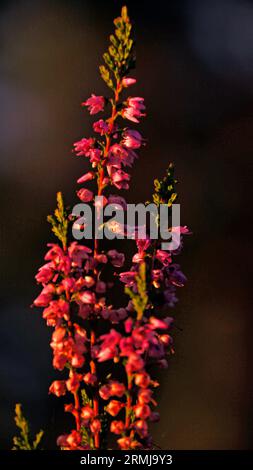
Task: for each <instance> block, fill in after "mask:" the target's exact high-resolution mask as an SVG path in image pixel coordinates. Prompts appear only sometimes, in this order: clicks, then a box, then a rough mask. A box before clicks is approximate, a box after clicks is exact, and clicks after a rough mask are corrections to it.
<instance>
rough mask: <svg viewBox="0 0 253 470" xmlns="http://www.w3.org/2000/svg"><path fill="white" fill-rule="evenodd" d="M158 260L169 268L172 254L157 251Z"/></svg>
mask: <svg viewBox="0 0 253 470" xmlns="http://www.w3.org/2000/svg"><path fill="white" fill-rule="evenodd" d="M156 259H158V260H159V261H160V262H161V263H162V264H163V265H164V266H169V264H170V263H171V254H170V253H168V252H167V251H164V250H157V252H156Z"/></svg>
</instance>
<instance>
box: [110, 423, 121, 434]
mask: <svg viewBox="0 0 253 470" xmlns="http://www.w3.org/2000/svg"><path fill="white" fill-rule="evenodd" d="M110 430H111V432H112V433H113V434H122V433H123V432H124V430H125V424H124V423H123V421H116V420H114V421H112V422H111V427H110Z"/></svg>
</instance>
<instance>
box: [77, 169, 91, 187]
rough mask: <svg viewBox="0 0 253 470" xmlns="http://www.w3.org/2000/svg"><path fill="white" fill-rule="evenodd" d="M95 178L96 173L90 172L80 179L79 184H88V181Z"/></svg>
mask: <svg viewBox="0 0 253 470" xmlns="http://www.w3.org/2000/svg"><path fill="white" fill-rule="evenodd" d="M94 178H95V175H94V173H92V171H88V173H85V174H84V175H83V176H81V177H80V178H78V180H77V183H80V184H81V183H86V181H91V180H93V179H94Z"/></svg>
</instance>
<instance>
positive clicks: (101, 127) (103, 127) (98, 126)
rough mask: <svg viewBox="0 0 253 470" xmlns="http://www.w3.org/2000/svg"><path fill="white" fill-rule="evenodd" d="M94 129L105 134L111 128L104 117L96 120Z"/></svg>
mask: <svg viewBox="0 0 253 470" xmlns="http://www.w3.org/2000/svg"><path fill="white" fill-rule="evenodd" d="M93 129H94V131H95V132H98V133H99V134H101V135H104V134H107V132H108V130H109V126H108V124H107V122H105V121H104V120H103V119H99V121H97V122H94V124H93Z"/></svg>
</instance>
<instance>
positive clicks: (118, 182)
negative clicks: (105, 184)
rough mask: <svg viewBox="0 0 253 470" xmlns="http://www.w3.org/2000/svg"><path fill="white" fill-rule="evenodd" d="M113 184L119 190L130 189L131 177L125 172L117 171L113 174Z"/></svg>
mask: <svg viewBox="0 0 253 470" xmlns="http://www.w3.org/2000/svg"><path fill="white" fill-rule="evenodd" d="M110 176H111V180H112V184H113V185H114V186H115V187H116V188H118V189H128V188H129V184H128V181H129V180H130V175H129V174H128V173H126V172H125V171H123V170H116V169H114V171H112V172H111V175H110Z"/></svg>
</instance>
